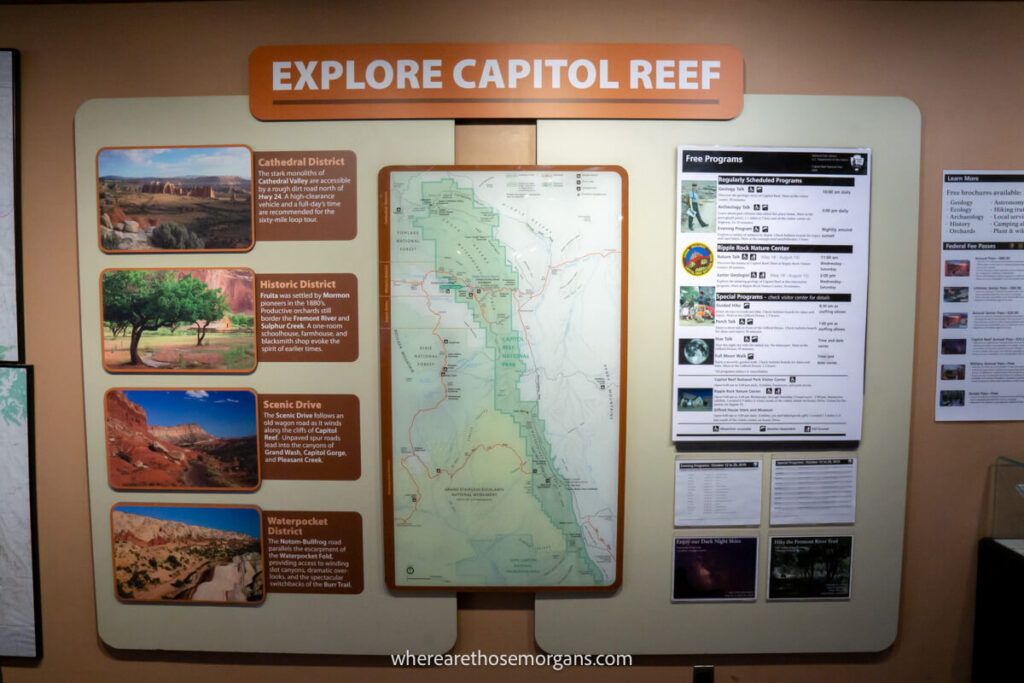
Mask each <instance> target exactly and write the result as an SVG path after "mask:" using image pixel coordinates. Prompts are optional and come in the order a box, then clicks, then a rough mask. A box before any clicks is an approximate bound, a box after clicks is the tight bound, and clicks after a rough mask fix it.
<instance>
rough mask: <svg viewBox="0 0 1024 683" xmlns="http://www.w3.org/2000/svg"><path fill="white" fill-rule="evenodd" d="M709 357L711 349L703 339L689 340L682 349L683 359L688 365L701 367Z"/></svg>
mask: <svg viewBox="0 0 1024 683" xmlns="http://www.w3.org/2000/svg"><path fill="white" fill-rule="evenodd" d="M710 355H711V349H710V348H709V347H708V343H707V342H706V341H704V340H703V339H691V340H690V341H688V342H686V346H684V347H683V357H684V358H686V362H687V363H689V364H690V365H703V364H704V362H705V361H707V359H708V356H710Z"/></svg>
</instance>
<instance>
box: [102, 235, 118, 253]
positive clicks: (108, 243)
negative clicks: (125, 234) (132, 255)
mask: <svg viewBox="0 0 1024 683" xmlns="http://www.w3.org/2000/svg"><path fill="white" fill-rule="evenodd" d="M101 241H102V243H103V248H104V249H106V250H107V251H113V250H114V249H120V248H121V238H120V237H118V236H117V235H111V234H110V233H105V234H104V235H103V237H102V239H101Z"/></svg>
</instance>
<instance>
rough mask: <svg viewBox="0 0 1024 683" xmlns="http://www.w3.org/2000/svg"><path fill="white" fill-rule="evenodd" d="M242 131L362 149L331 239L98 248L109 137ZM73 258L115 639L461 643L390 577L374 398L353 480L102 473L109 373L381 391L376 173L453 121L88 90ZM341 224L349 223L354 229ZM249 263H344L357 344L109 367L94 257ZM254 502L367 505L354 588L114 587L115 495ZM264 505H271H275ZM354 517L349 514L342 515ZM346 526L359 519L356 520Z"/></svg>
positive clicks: (225, 136)
mask: <svg viewBox="0 0 1024 683" xmlns="http://www.w3.org/2000/svg"><path fill="white" fill-rule="evenodd" d="M238 141H244V144H246V145H248V146H250V147H251V148H252V149H253V150H254V151H255V152H257V153H259V152H267V151H273V152H279V151H298V150H315V151H316V153H317V154H318V155H322V154H324V152H325V151H327V150H351V151H352V152H354V153H355V157H356V164H357V181H356V192H357V199H358V207H357V215H358V221H357V230H356V233H355V236H354V237H351V235H350V233H346V234H344V235H342V237H341V238H340V239H338V240H337V241H277V239H276V238H275V239H274V241H261V240H260V239H259V237H260V235H259V234H257V238H258V239H257V242H256V245H255V246H254V247H253V249H252V250H251V251H249V252H248V253H191V254H180V253H160V254H149V253H147V254H104V253H103V252H101V251H100V249H99V247H98V246H97V243H96V215H97V213H96V212H97V197H96V154H97V152H98V151H99V150H100V149H101V148H103V147H112V146H115V147H137V146H153V145H158V146H176V145H196V144H204V145H212V144H217V143H224V142H231V143H237V142H238ZM75 145H76V169H77V197H78V249H79V251H78V266H79V287H80V293H81V324H82V358H83V366H84V383H85V410H86V413H85V417H86V425H87V446H88V465H89V499H90V510H91V516H92V541H93V546H92V548H93V563H94V572H95V586H96V612H97V622H98V630H99V635H100V638H102V640H103V641H104V642H105V643H106V644H107V645H110V646H111V647H114V648H123V649H146V650H207V651H234V652H294V653H325V654H386V653H391V652H404V651H406V649H409V650H411V651H413V652H424V653H426V652H443V651H446V650H448V649H449V648H450V647H451V646H452V645H453V644H454V642H455V637H456V601H455V597H454V596H438V595H427V596H401V597H398V596H394V595H392V594H390V593H389V592H388V591H387V589H386V587H385V585H384V569H383V567H382V561H383V555H384V552H383V548H382V547H381V538H382V529H381V521H380V511H381V507H382V502H381V480H380V468H379V467H378V466H377V459H378V453H379V452H380V444H379V435H380V425H379V419H378V414H377V411H376V410H368V409H365V408H364V409H362V410H360V411H359V415H360V424H359V434H360V438H361V443H360V444H359V447H360V449H361V454H362V455H361V457H362V458H363V459H364V463H363V467H362V469H361V473H360V475H359V477H358V478H357V479H355V480H342V479H340V478H339V479H336V480H332V481H324V480H319V481H303V480H274V479H270V478H265V479H264V480H263V482H262V485H261V487H260V488H259V490H258V491H256V492H251V493H220V492H217V493H208V492H159V493H158V492H148V491H133V492H131V493H123V492H117V491H115V490H113V489H112V488H111V487H110V486H109V485H108V483H107V468H106V448H105V443H104V413H103V409H104V394H105V392H106V391H107V390H108V389H110V388H112V387H131V388H164V387H181V386H183V385H184V384H194V385H195V386H202V387H208V388H243V387H245V388H251V389H253V390H255V391H256V392H258V393H259V394H351V395H354V396H357V397H358V399H359V403H360V405H361V406H364V407H365V406H376V405H378V404H379V402H380V397H379V389H378V377H379V361H378V358H379V353H378V340H377V334H376V332H375V330H376V329H377V226H376V221H377V212H376V192H377V183H376V175H377V171H378V169H380V168H381V167H382V166H385V165H387V164H393V163H402V164H427V163H444V164H451V163H453V162H454V158H453V150H454V125H453V123H452V122H451V121H434V122H404V121H400V122H380V123H372V122H344V123H332V122H307V123H261V122H259V121H256V120H255V119H253V118H252V116H251V115H250V114H249V109H248V100H247V98H245V97H194V98H159V99H158V98H150V99H123V100H93V101H90V102H87V103H85V104H84V105H82V107H81V108H80V109H79V110H78V114H77V116H76V120H75ZM350 237H351V238H350ZM161 267H163V268H208V267H231V268H251V269H253V270H254V271H255V272H256V273H257V274H258V275H260V274H273V273H313V274H317V273H320V274H322V273H328V274H352V275H354V276H355V279H356V280H357V281H358V290H357V291H358V294H357V304H358V314H359V323H360V325H359V333H358V354H357V355H356V356H355V357H354V359H352V358H351V354H349V358H347V359H346V361H345V362H275V361H276V359H275V360H270V359H260V362H259V364H258V366H257V368H256V369H255V371H253V372H252V373H251V374H244V375H228V374H223V375H222V374H205V375H201V376H194V375H193V376H186V375H180V374H177V375H175V374H131V375H125V374H112V373H109V372H107V371H105V370H104V368H103V365H102V362H101V360H102V358H101V347H100V343H101V338H100V334H99V331H100V318H99V316H100V289H99V286H98V283H99V278H100V272H101V271H102V270H103V269H104V268H161ZM124 502H130V503H158V504H162V505H173V504H193V505H194V504H206V505H253V506H258V507H260V508H262V510H263V511H264V513H265V514H266V513H267V511H276V514H278V515H279V516H282V515H284V513H286V512H292V511H295V512H310V511H326V512H346V513H357V514H358V515H359V516H361V517H362V529H361V534H362V550H363V556H364V567H363V569H364V571H363V575H362V577H361V578H362V580H363V582H364V584H365V585H364V586H363V588H362V592H358V593H357V592H354V591H355V587H353V589H352V591H353V592H351V593H349V594H316V593H292V592H287V593H285V592H280V593H279V592H275V591H274V586H273V585H271V586H270V591H269V592H268V594H267V596H266V601H265V602H263V604H260V605H258V606H250V607H235V606H224V605H198V604H187V605H183V604H177V605H167V604H126V603H124V602H119V601H118V599H117V597H116V596H115V592H114V582H113V577H112V574H111V572H112V568H111V562H110V558H111V552H112V548H111V533H110V509H111V506H112V505H114V504H115V503H124ZM271 514H274V513H271ZM349 519H350V521H351V524H356V523H357V520H356V517H354V516H353V517H351V518H349ZM352 533H357V532H355V531H354V530H353V531H352Z"/></svg>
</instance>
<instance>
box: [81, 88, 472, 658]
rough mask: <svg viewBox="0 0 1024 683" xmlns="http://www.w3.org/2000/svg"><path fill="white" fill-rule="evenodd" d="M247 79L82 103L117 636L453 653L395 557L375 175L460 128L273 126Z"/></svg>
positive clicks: (102, 492)
mask: <svg viewBox="0 0 1024 683" xmlns="http://www.w3.org/2000/svg"><path fill="white" fill-rule="evenodd" d="M247 105H248V103H247V100H246V98H244V97H209V98H174V99H131V100H94V101H91V102H87V103H86V104H84V105H83V106H82V107H81V108H80V109H79V112H78V115H77V117H76V123H75V125H76V127H75V141H76V163H77V188H78V234H79V240H78V243H79V274H80V285H79V286H80V296H81V322H82V358H83V366H84V380H85V381H84V385H85V408H86V425H87V447H88V465H89V499H90V506H91V515H92V542H93V560H94V567H93V569H94V574H95V580H96V608H97V621H98V629H99V635H100V637H101V638H102V639H103V641H104V642H105V643H107V644H108V645H110V646H112V647H115V648H123V649H151V650H207V651H237V652H295V653H325V654H385V653H391V652H405V651H406V650H407V649H409V650H412V651H414V652H424V653H426V652H443V651H445V650H447V649H448V648H450V647H451V646H452V644H453V643H454V641H455V635H456V622H455V618H456V613H455V609H456V605H455V599H454V597H452V596H438V595H429V596H427V595H424V596H419V595H417V596H396V595H394V594H392V593H391V592H389V591H388V590H387V587H386V586H385V583H384V571H383V566H382V559H383V555H384V553H383V548H382V545H381V539H382V538H383V530H382V527H381V518H380V517H381V515H380V511H381V508H382V495H381V479H380V469H379V467H377V461H376V456H377V454H378V453H379V452H380V443H379V440H378V438H379V434H380V425H379V422H378V417H377V411H376V406H377V405H378V404H379V401H380V397H379V393H378V392H379V389H378V377H379V362H378V358H379V356H378V349H377V335H376V333H375V330H376V329H377V324H378V319H377V305H376V304H377V300H378V296H377V279H376V278H377V268H376V263H377V258H376V256H377V239H376V237H377V230H376V221H377V211H376V206H377V204H376V182H375V181H376V172H377V170H378V169H379V168H380V167H382V166H384V165H385V164H387V163H395V162H400V163H436V162H447V163H451V162H452V150H453V145H454V126H453V124H452V122H451V121H438V122H430V123H413V122H388V123H356V122H346V123H330V122H322V123H261V122H258V121H256V120H254V119H253V118H252V117H251V115H250V114H249V111H248V106H247Z"/></svg>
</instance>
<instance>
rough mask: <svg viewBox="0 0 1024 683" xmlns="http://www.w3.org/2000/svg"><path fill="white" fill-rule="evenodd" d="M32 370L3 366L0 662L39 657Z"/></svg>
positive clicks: (0, 381) (0, 411) (0, 373)
mask: <svg viewBox="0 0 1024 683" xmlns="http://www.w3.org/2000/svg"><path fill="white" fill-rule="evenodd" d="M33 455H34V454H33V449H32V368H31V367H29V366H24V365H0V660H3V659H5V658H8V657H29V658H35V657H39V656H40V654H41V644H40V633H41V629H40V625H39V579H38V576H39V572H38V563H37V549H36V540H35V537H36V534H35V527H36V525H35V482H34V479H35V477H34V462H33Z"/></svg>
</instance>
